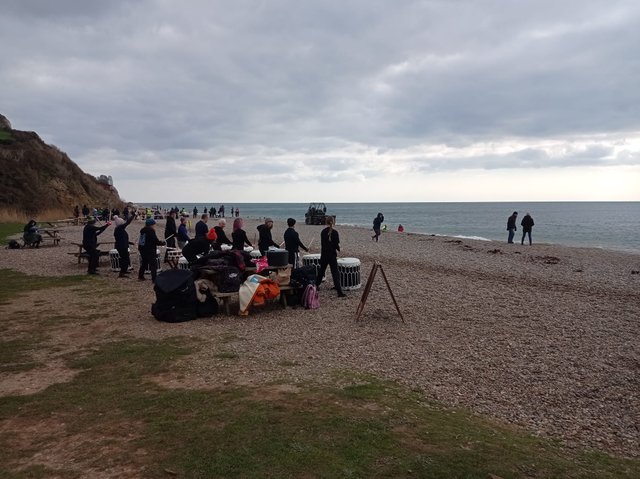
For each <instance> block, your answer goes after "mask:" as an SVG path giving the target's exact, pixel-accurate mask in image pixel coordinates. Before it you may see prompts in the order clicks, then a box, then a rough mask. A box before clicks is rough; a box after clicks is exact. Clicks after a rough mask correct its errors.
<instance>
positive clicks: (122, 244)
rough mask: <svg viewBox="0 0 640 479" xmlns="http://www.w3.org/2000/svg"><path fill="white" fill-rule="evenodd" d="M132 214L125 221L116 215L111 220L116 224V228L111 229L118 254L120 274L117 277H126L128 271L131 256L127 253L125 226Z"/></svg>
mask: <svg viewBox="0 0 640 479" xmlns="http://www.w3.org/2000/svg"><path fill="white" fill-rule="evenodd" d="M133 218H134V216H133V215H131V216H129V217H128V218H127V220H126V221H125V220H124V219H122V218H120V217H119V216H116V217H115V218H114V219H113V221H114V222H115V224H116V228H115V229H114V230H113V237H114V239H115V242H116V245H115V247H116V249H117V250H118V255H119V256H120V274H119V275H118V278H126V277H127V273H128V272H129V265H130V264H131V256H130V255H129V234H128V233H127V229H126V228H127V226H129V225H130V224H131V222H132V221H133Z"/></svg>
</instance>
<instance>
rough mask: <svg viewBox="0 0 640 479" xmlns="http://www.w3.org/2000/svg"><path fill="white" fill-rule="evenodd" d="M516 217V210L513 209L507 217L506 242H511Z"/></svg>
mask: <svg viewBox="0 0 640 479" xmlns="http://www.w3.org/2000/svg"><path fill="white" fill-rule="evenodd" d="M517 219H518V212H517V211H514V212H513V214H512V215H511V216H509V218H507V231H508V232H509V238H508V239H507V243H513V237H514V236H515V234H516V230H517V229H518V228H517V227H516V220H517Z"/></svg>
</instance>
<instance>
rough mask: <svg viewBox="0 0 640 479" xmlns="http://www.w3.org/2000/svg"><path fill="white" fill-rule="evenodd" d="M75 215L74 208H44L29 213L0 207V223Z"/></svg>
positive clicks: (63, 217)
mask: <svg viewBox="0 0 640 479" xmlns="http://www.w3.org/2000/svg"><path fill="white" fill-rule="evenodd" d="M72 216H73V209H69V210H66V209H51V210H43V211H41V212H40V213H38V214H37V215H31V216H30V215H28V214H27V213H26V212H24V211H23V210H18V209H13V208H0V223H26V222H27V221H29V220H30V219H31V218H35V219H36V220H39V221H56V220H60V219H65V218H71V217H72Z"/></svg>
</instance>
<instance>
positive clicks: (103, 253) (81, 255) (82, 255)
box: [68, 242, 115, 264]
mask: <svg viewBox="0 0 640 479" xmlns="http://www.w3.org/2000/svg"><path fill="white" fill-rule="evenodd" d="M71 244H72V245H74V246H77V247H78V248H79V249H78V252H77V253H68V254H70V255H73V256H75V257H76V258H78V264H80V263H81V262H82V260H84V259H87V258H89V255H88V254H87V253H86V252H85V253H83V252H82V250H83V249H84V248H83V246H82V243H75V242H72V243H71ZM101 244H103V243H97V244H96V248H97V247H98V246H100V245H101ZM104 244H109V242H107V243H104ZM111 244H115V242H112V243H111ZM107 256H109V252H108V251H101V252H100V260H102V258H103V257H107Z"/></svg>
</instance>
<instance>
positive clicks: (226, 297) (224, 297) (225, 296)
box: [211, 284, 298, 316]
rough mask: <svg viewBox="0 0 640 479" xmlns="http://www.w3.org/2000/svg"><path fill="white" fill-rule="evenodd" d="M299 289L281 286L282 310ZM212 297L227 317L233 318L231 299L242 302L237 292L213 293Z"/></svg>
mask: <svg viewBox="0 0 640 479" xmlns="http://www.w3.org/2000/svg"><path fill="white" fill-rule="evenodd" d="M297 291H298V288H296V287H294V286H290V285H288V284H287V285H283V286H280V304H281V305H282V308H286V307H287V306H288V304H287V296H289V295H292V294H295V293H297ZM211 296H213V297H214V298H216V299H218V300H219V301H220V303H221V305H222V307H223V308H224V312H225V314H226V315H227V316H231V308H230V307H229V302H230V300H231V299H234V300H235V301H236V302H237V301H240V297H239V294H238V292H237V291H234V292H233V293H220V292H218V291H212V292H211Z"/></svg>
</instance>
